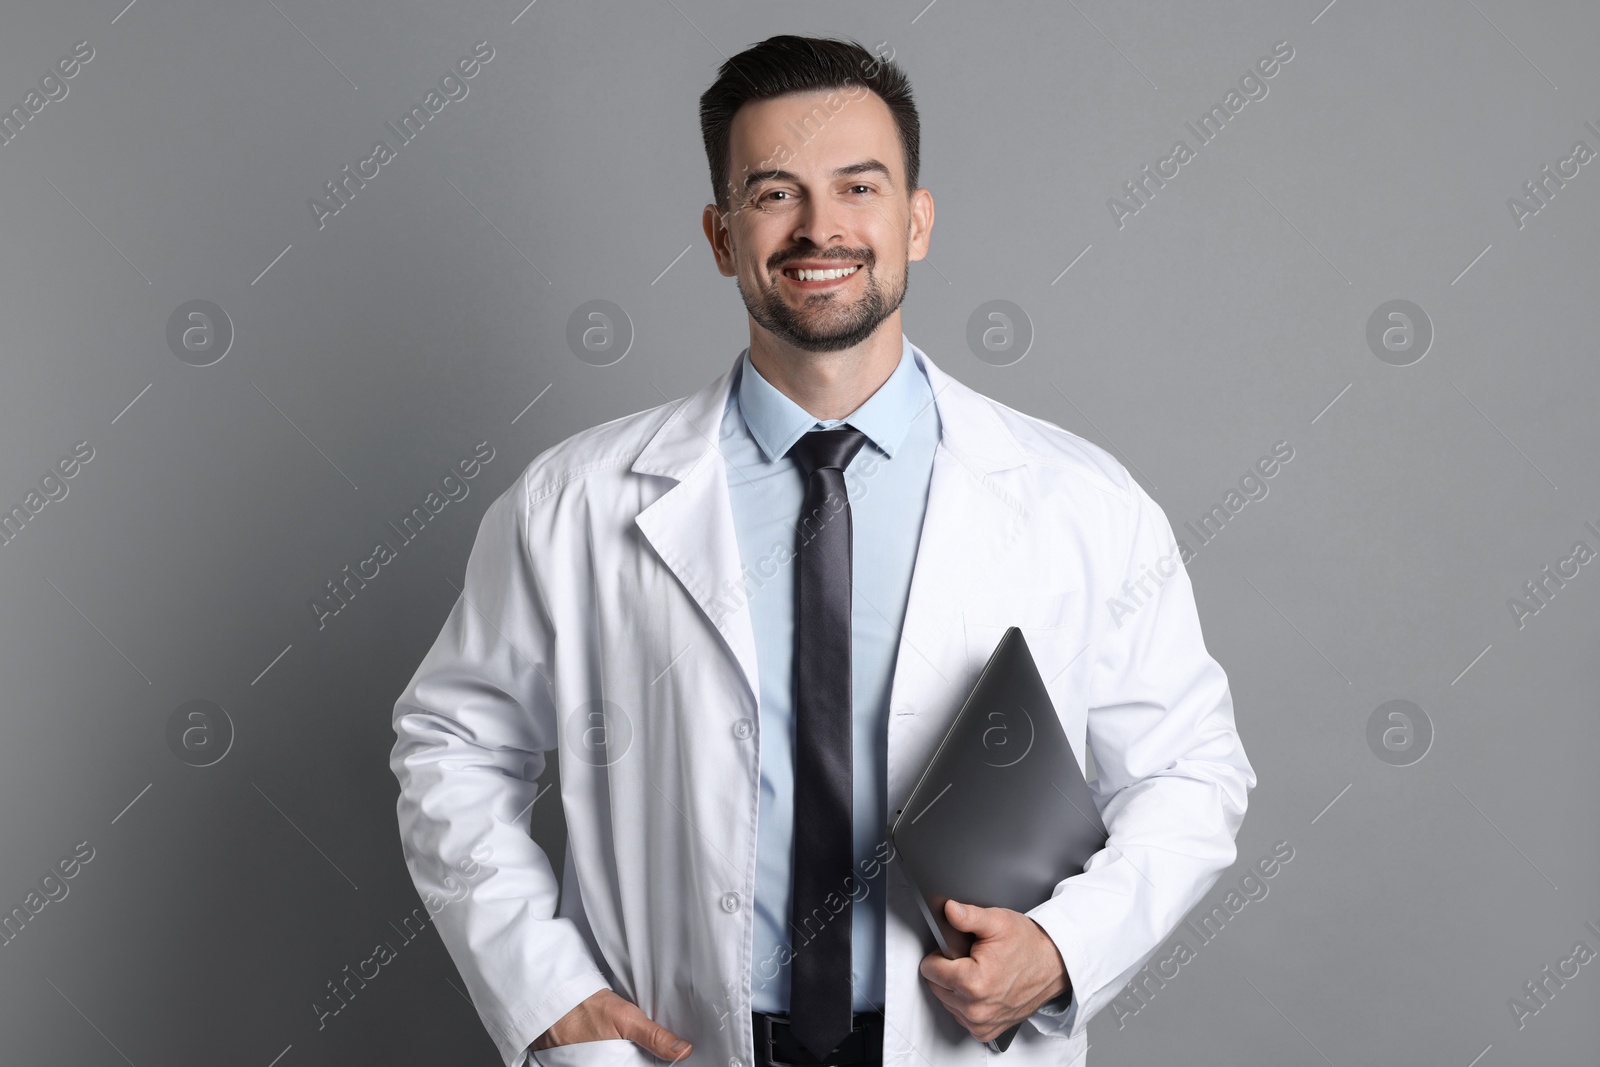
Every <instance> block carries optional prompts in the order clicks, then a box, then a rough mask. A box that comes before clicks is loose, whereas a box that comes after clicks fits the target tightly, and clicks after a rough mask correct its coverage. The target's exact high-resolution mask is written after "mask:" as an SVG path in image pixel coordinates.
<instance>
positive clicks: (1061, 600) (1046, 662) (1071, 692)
mask: <svg viewBox="0 0 1600 1067" xmlns="http://www.w3.org/2000/svg"><path fill="white" fill-rule="evenodd" d="M1086 597H1087V594H1086V593H1085V592H1084V590H1083V589H1081V588H1079V589H1068V590H1062V591H1057V592H1050V593H1029V594H1023V595H1020V596H1019V595H1015V594H1012V595H1008V596H996V597H994V598H990V597H985V598H984V599H983V600H982V601H981V602H980V603H978V604H976V605H972V606H969V608H968V609H967V610H965V611H963V612H962V622H963V625H964V626H965V628H966V649H967V662H968V666H969V667H970V668H971V669H972V670H974V671H977V670H981V669H982V668H983V665H984V664H985V663H987V662H988V661H989V657H990V656H991V655H993V654H994V650H995V646H997V645H998V644H999V643H1000V638H1002V637H1004V636H1005V632H1006V630H1007V629H1009V628H1010V627H1012V626H1016V627H1019V628H1020V629H1021V630H1022V637H1023V640H1025V641H1026V642H1027V643H1028V652H1029V654H1030V655H1032V656H1033V662H1034V665H1035V666H1037V667H1038V668H1039V677H1040V678H1042V679H1043V680H1044V684H1045V689H1046V690H1048V691H1049V693H1050V699H1051V702H1052V703H1054V705H1055V710H1056V714H1057V715H1058V716H1059V717H1060V719H1061V723H1062V726H1063V727H1064V728H1065V729H1066V730H1067V736H1068V737H1069V738H1072V739H1073V741H1072V744H1073V747H1074V748H1075V749H1076V748H1078V747H1079V746H1080V745H1081V744H1082V742H1081V740H1080V739H1081V737H1082V736H1083V734H1082V731H1083V728H1084V722H1085V714H1086V697H1085V694H1086V692H1087V686H1088V679H1089V668H1090V663H1091V661H1092V660H1093V658H1094V657H1093V655H1092V654H1091V652H1090V649H1089V647H1088V645H1089V641H1090V631H1091V629H1092V627H1091V626H1090V620H1089V618H1088V610H1087V605H1088V601H1087V599H1086ZM973 677H974V679H976V677H977V676H976V674H974V675H973Z"/></svg>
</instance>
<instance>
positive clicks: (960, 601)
mask: <svg viewBox="0 0 1600 1067" xmlns="http://www.w3.org/2000/svg"><path fill="white" fill-rule="evenodd" d="M913 350H914V352H915V354H916V356H917V357H918V358H920V359H921V360H922V365H923V367H924V368H925V369H926V370H927V374H928V383H929V385H930V386H931V387H932V389H933V393H934V404H935V406H936V408H937V410H938V413H939V446H938V449H937V450H936V451H935V453H934V459H933V472H932V477H931V480H930V482H929V486H928V504H927V512H926V515H925V517H924V519H923V523H922V534H921V539H920V541H919V544H918V548H917V557H916V565H915V568H914V569H913V571H912V576H911V592H910V598H909V600H908V601H907V604H906V615H905V625H904V626H903V628H902V629H901V634H900V648H899V651H898V653H897V654H896V659H895V671H894V681H893V683H892V686H891V690H890V698H889V706H890V709H891V714H890V742H889V767H888V772H889V781H888V794H889V801H890V809H891V810H893V808H894V807H895V805H897V804H899V803H901V802H902V801H903V799H904V797H905V795H906V794H907V793H909V792H910V789H911V787H912V786H913V785H915V784H916V783H915V776H916V775H918V774H920V773H921V770H922V767H923V765H924V764H925V763H926V759H925V758H924V756H925V753H924V749H926V748H927V747H928V746H929V745H931V744H933V743H935V742H936V740H937V736H936V735H942V732H943V728H944V727H947V726H948V725H949V724H948V722H947V721H945V720H944V719H943V718H941V714H940V713H941V712H942V711H943V710H944V709H945V706H946V705H947V704H949V703H950V702H951V700H952V699H955V700H959V699H960V696H962V695H964V694H963V693H962V692H961V685H962V683H963V682H964V681H965V680H966V679H965V674H964V673H963V672H962V670H961V667H962V664H963V663H964V661H965V635H964V632H963V628H962V618H961V611H962V609H963V607H964V605H965V604H966V603H967V602H968V600H969V598H970V597H971V595H972V594H973V592H974V591H976V590H979V589H982V588H983V587H984V586H985V585H986V584H987V583H988V582H989V581H990V580H991V579H992V578H993V576H994V575H995V574H996V572H997V569H998V566H999V563H1000V562H1001V560H1002V559H1003V558H1004V557H1005V555H1006V553H1007V552H1009V551H1010V550H1011V548H1012V547H1013V546H1014V545H1015V543H1016V541H1017V538H1018V535H1019V534H1021V532H1022V530H1023V529H1024V527H1025V525H1026V523H1027V521H1028V516H1029V514H1030V512H1029V508H1028V506H1027V504H1026V503H1024V501H1023V500H1022V499H1019V498H1018V497H1017V496H1014V495H1013V494H1012V493H1009V492H1007V491H1006V490H1005V489H1004V488H1002V487H1001V486H1000V485H999V484H998V483H997V481H996V480H995V479H992V478H989V477H988V476H989V475H991V474H993V473H995V472H997V471H1002V470H1007V469H1010V468H1013V467H1016V466H1019V465H1021V464H1023V463H1026V462H1027V454H1026V453H1025V452H1023V450H1022V448H1021V446H1020V445H1018V444H1017V441H1016V438H1015V437H1014V436H1013V435H1012V433H1011V431H1010V429H1009V428H1007V426H1006V425H1005V423H1004V422H1002V421H1001V419H1000V417H999V415H998V414H997V413H996V412H995V410H994V408H993V407H991V406H990V403H989V401H988V400H986V399H985V398H984V397H982V396H981V395H979V394H978V393H976V392H974V391H973V390H971V389H969V388H968V387H967V386H965V385H963V384H961V383H960V382H958V381H956V380H955V379H954V378H952V377H950V376H949V375H948V374H946V373H944V371H942V370H940V369H939V368H938V367H937V366H936V365H935V364H934V363H933V361H932V360H930V359H929V358H928V357H927V356H926V355H925V354H924V353H922V352H921V351H920V350H916V349H915V348H914V349H913ZM925 712H933V714H924V713H925Z"/></svg>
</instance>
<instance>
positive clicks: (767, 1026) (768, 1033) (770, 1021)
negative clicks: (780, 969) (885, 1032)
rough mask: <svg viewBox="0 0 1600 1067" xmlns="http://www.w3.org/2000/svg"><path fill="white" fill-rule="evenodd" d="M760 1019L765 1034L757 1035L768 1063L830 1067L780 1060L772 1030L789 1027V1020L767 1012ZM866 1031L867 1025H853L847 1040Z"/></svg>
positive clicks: (825, 1064) (778, 1066)
mask: <svg viewBox="0 0 1600 1067" xmlns="http://www.w3.org/2000/svg"><path fill="white" fill-rule="evenodd" d="M759 1017H760V1019H761V1027H762V1029H763V1030H764V1031H765V1033H764V1034H762V1035H757V1036H758V1037H759V1038H760V1040H762V1041H763V1042H764V1053H765V1055H766V1059H767V1062H768V1063H770V1064H772V1067H830V1065H829V1064H828V1063H826V1062H821V1061H807V1062H804V1063H795V1062H793V1061H791V1060H780V1059H779V1058H778V1055H777V1050H776V1048H775V1044H776V1040H775V1039H774V1037H773V1036H772V1028H773V1026H774V1025H775V1024H782V1025H784V1026H788V1025H789V1022H788V1020H787V1019H778V1018H776V1017H774V1016H773V1015H771V1014H768V1013H766V1012H761V1013H760V1014H759ZM866 1030H867V1026H866V1025H861V1026H856V1025H852V1026H851V1027H850V1033H849V1035H847V1036H846V1040H848V1039H849V1037H853V1036H855V1035H856V1034H857V1033H865V1032H866Z"/></svg>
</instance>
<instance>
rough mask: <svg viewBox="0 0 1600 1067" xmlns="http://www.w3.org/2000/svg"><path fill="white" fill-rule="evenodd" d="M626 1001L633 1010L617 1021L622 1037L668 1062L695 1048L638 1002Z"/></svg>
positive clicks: (679, 1058) (678, 1058)
mask: <svg viewBox="0 0 1600 1067" xmlns="http://www.w3.org/2000/svg"><path fill="white" fill-rule="evenodd" d="M626 1003H627V1005H628V1008H630V1009H632V1010H631V1011H626V1012H624V1014H623V1017H622V1018H621V1019H620V1020H618V1022H617V1033H618V1034H620V1035H621V1036H622V1037H625V1038H627V1039H628V1040H629V1041H632V1042H633V1043H634V1044H636V1045H638V1046H640V1047H641V1048H643V1049H645V1050H646V1051H647V1052H649V1053H650V1054H651V1055H653V1056H655V1057H656V1058H657V1059H660V1060H664V1061H666V1062H667V1063H675V1062H677V1061H678V1060H682V1059H683V1058H684V1057H686V1056H688V1055H689V1053H690V1052H692V1051H693V1050H694V1046H693V1045H691V1044H689V1042H687V1041H685V1040H683V1039H682V1038H680V1037H679V1036H678V1035H677V1034H675V1033H673V1032H672V1031H671V1030H668V1029H667V1028H666V1027H665V1026H662V1025H661V1024H660V1023H657V1022H656V1021H655V1020H654V1019H652V1018H650V1017H649V1016H648V1015H646V1014H645V1013H644V1012H643V1011H641V1010H640V1008H639V1006H638V1005H637V1004H634V1003H633V1002H632V1001H627V1002H626Z"/></svg>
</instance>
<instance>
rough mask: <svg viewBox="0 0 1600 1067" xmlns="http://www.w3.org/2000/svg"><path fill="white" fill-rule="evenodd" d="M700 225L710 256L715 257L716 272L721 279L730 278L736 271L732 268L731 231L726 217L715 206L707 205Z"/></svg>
mask: <svg viewBox="0 0 1600 1067" xmlns="http://www.w3.org/2000/svg"><path fill="white" fill-rule="evenodd" d="M700 225H701V228H702V229H704V230H705V232H706V240H707V241H708V242H709V243H710V245H711V254H712V255H713V256H715V257H716V260H717V270H718V271H719V272H721V274H722V276H723V277H725V278H732V277H733V276H734V275H735V274H737V273H738V270H737V269H736V267H735V266H734V256H733V230H732V229H730V228H729V226H728V216H726V215H724V214H723V213H722V209H720V208H719V207H717V205H715V204H707V205H706V209H705V211H704V212H702V213H701V216H700Z"/></svg>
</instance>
